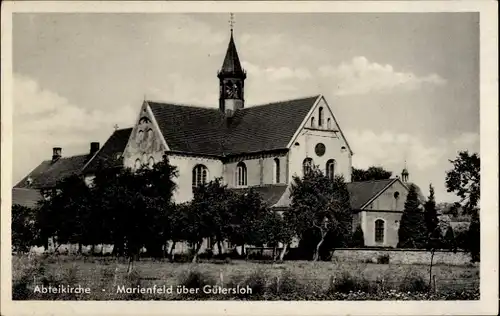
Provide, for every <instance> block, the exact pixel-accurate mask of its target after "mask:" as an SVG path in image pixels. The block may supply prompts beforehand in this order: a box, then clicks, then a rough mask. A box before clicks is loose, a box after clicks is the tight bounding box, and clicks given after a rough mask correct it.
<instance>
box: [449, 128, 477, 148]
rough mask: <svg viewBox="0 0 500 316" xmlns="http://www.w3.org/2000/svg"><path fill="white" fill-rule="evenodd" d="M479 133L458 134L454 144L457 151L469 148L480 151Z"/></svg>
mask: <svg viewBox="0 0 500 316" xmlns="http://www.w3.org/2000/svg"><path fill="white" fill-rule="evenodd" d="M479 141H480V139H479V133H473V132H465V133H462V134H460V135H458V136H457V137H456V138H455V139H454V140H453V141H452V144H453V146H454V149H455V150H456V151H460V150H469V151H472V152H479Z"/></svg>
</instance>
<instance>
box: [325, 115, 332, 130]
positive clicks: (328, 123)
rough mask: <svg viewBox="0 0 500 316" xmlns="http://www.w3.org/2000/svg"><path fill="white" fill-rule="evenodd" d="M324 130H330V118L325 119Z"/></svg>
mask: <svg viewBox="0 0 500 316" xmlns="http://www.w3.org/2000/svg"><path fill="white" fill-rule="evenodd" d="M326 128H327V129H332V120H331V119H330V118H327V119H326Z"/></svg>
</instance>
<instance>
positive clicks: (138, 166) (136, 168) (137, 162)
mask: <svg viewBox="0 0 500 316" xmlns="http://www.w3.org/2000/svg"><path fill="white" fill-rule="evenodd" d="M141 166H142V163H141V160H140V159H136V160H135V166H134V167H135V170H139V169H141Z"/></svg>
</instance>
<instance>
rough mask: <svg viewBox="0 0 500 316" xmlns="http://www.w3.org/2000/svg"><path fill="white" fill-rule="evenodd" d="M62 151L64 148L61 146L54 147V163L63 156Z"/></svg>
mask: <svg viewBox="0 0 500 316" xmlns="http://www.w3.org/2000/svg"><path fill="white" fill-rule="evenodd" d="M61 152H62V148H61V147H54V148H52V163H54V162H56V161H57V160H59V158H61Z"/></svg>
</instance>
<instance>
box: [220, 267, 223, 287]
mask: <svg viewBox="0 0 500 316" xmlns="http://www.w3.org/2000/svg"><path fill="white" fill-rule="evenodd" d="M219 278H220V286H221V287H222V286H224V274H223V273H222V269H221V270H220V273H219Z"/></svg>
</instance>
